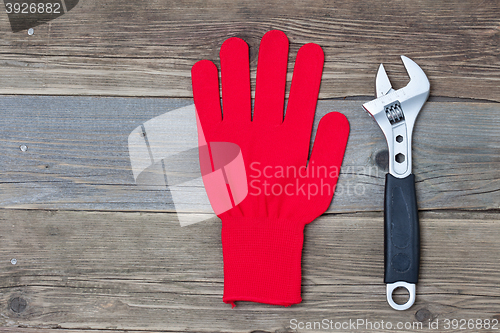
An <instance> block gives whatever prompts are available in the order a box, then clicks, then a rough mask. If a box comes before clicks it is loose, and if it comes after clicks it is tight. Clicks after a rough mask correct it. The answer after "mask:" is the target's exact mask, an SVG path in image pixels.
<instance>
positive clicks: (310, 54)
mask: <svg viewBox="0 0 500 333" xmlns="http://www.w3.org/2000/svg"><path fill="white" fill-rule="evenodd" d="M324 60H325V55H324V53H323V50H322V49H321V47H320V46H319V45H317V44H313V43H309V44H306V45H304V46H302V47H301V48H300V49H299V52H298V53H297V59H296V60H295V68H294V70H293V78H292V86H291V88H290V97H289V99H288V106H287V110H286V115H285V121H284V125H286V126H288V127H289V129H288V130H289V131H291V132H292V133H294V136H295V145H296V147H297V153H298V154H302V155H301V156H300V157H299V158H300V160H301V161H304V164H305V161H306V160H307V156H308V154H309V141H310V138H311V131H312V125H313V121H314V113H315V111H316V103H317V100H318V94H319V87H320V84H321V75H322V73H323V63H324Z"/></svg>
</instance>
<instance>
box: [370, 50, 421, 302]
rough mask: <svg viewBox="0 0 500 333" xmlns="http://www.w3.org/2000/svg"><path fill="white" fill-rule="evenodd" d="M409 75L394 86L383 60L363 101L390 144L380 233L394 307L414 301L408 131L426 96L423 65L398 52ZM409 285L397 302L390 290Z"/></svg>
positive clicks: (415, 227) (416, 252)
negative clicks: (371, 93)
mask: <svg viewBox="0 0 500 333" xmlns="http://www.w3.org/2000/svg"><path fill="white" fill-rule="evenodd" d="M401 59H402V60H403V64H404V66H405V68H406V71H407V72H408V75H409V76H410V82H409V83H408V85H406V87H404V88H401V89H398V90H394V89H393V88H392V86H391V82H390V81H389V78H388V77H387V73H386V72H385V69H384V66H383V65H382V64H381V65H380V67H379V69H378V73H377V77H376V80H375V86H376V94H377V98H376V99H374V100H372V101H370V102H367V103H365V104H363V107H364V108H365V110H366V111H368V112H369V113H370V114H371V115H372V117H373V118H374V119H375V121H376V122H377V124H378V125H379V126H380V128H381V129H382V132H384V135H385V138H386V140H387V146H388V148H389V173H388V174H387V175H386V178H385V198H384V200H385V202H384V223H385V227H384V238H385V251H384V253H385V260H384V266H385V272H384V282H385V283H386V285H387V302H388V303H389V305H390V306H391V307H392V308H393V309H395V310H406V309H409V308H410V307H411V306H412V305H413V303H414V302H415V294H416V290H415V284H416V283H417V281H418V270H419V261H420V232H419V224H418V208H417V200H416V195H415V176H414V175H413V174H412V170H411V137H412V133H413V125H414V124H415V120H416V119H417V115H418V113H419V111H420V109H421V108H422V106H423V105H424V103H425V101H426V100H427V97H429V90H430V84H429V80H428V79H427V76H426V75H425V73H424V71H423V70H422V69H421V68H420V67H419V66H418V65H417V64H416V63H415V62H414V61H413V60H411V59H410V58H407V57H405V56H401ZM397 288H405V289H407V290H408V293H409V299H408V301H407V302H406V303H404V304H397V303H396V302H394V300H393V298H392V293H393V291H394V290H395V289H397Z"/></svg>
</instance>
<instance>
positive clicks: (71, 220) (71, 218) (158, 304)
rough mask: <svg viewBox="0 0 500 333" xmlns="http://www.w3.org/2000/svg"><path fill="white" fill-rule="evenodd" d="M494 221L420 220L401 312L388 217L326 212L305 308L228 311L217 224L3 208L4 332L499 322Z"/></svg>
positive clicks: (314, 228) (315, 233)
mask: <svg viewBox="0 0 500 333" xmlns="http://www.w3.org/2000/svg"><path fill="white" fill-rule="evenodd" d="M499 217H500V216H499V214H498V213H474V214H471V213H468V214H464V213H450V212H447V213H430V212H429V213H423V214H421V216H420V220H421V226H422V228H421V230H422V263H421V274H420V281H419V285H418V296H417V302H416V304H415V306H414V307H413V308H412V309H411V310H409V311H404V312H397V311H393V310H392V309H390V307H389V306H388V305H387V304H386V301H385V286H384V284H383V282H382V275H383V263H382V260H383V228H382V225H383V221H382V220H383V218H382V214H381V213H363V214H359V213H358V214H340V215H327V216H323V217H320V218H319V219H318V220H316V221H315V222H314V223H312V224H310V225H308V226H307V227H306V235H305V245H304V254H303V285H302V296H303V302H302V303H300V304H298V305H294V306H291V307H278V306H269V305H263V304H256V303H250V302H238V304H237V306H236V308H234V309H231V306H230V305H227V304H224V303H223V302H222V300H221V297H222V291H223V274H222V252H221V243H220V222H219V221H218V219H214V220H212V221H211V222H206V223H201V224H196V225H192V226H188V227H184V228H183V227H180V226H179V225H178V224H177V222H176V219H175V217H174V216H173V215H172V214H168V213H163V214H159V213H156V214H153V213H116V212H110V213H105V212H101V213H98V212H95V213H90V212H70V211H41V210H38V211H22V210H21V211H19V210H5V209H3V210H0V235H1V236H0V244H1V247H0V258H1V260H0V304H2V306H1V307H0V314H1V316H0V325H1V326H3V327H26V328H57V331H58V332H65V330H66V329H68V330H69V329H86V330H89V331H91V330H110V331H111V332H115V331H118V332H121V331H124V330H127V331H128V330H132V331H133V330H137V331H147V332H149V331H161V332H181V331H182V332H214V331H217V332H252V331H264V332H288V331H287V327H290V320H291V319H294V318H295V319H297V320H298V321H321V320H322V319H324V318H327V319H330V320H333V321H335V322H336V321H340V322H343V321H346V320H347V321H348V320H349V319H351V320H356V319H364V320H369V321H372V322H375V321H381V320H384V321H385V322H387V321H390V322H393V323H397V322H399V321H403V322H406V321H408V322H418V320H420V321H422V322H423V325H424V326H423V327H424V329H423V330H422V331H424V332H426V331H428V330H427V329H425V328H426V327H427V325H428V321H429V320H434V321H435V320H438V321H439V322H440V323H441V324H440V325H442V324H443V320H444V319H445V318H449V319H453V318H459V319H462V318H464V319H477V318H481V319H493V318H499V316H500V313H499V312H498V311H499V309H500V298H499V297H498V281H499V279H500V273H499V271H498V265H499V264H500V259H499V258H500V256H499V254H500V244H499V243H498V241H497V238H498V237H497V235H498V233H499V232H500V224H499V223H498V220H499ZM12 258H16V259H17V264H16V265H12V264H11V263H10V260H11V259H12ZM17 297H19V298H22V299H24V300H25V301H26V304H27V305H26V308H25V309H24V311H21V312H18V313H16V312H14V311H12V309H10V302H11V301H12V299H14V298H17ZM441 327H442V326H441ZM280 330H281V331H280ZM289 331H290V332H291V331H292V330H289ZM297 331H303V330H297ZM317 331H319V330H311V332H317ZM361 331H364V330H361ZM365 331H366V330H365ZM382 331H387V330H382ZM13 332H24V333H28V332H32V331H30V330H26V331H24V330H13ZM40 332H45V330H40ZM46 332H47V333H49V332H50V333H52V332H51V331H50V330H49V331H46ZM68 332H72V331H68ZM308 332H309V331H308ZM37 333H38V331H37Z"/></svg>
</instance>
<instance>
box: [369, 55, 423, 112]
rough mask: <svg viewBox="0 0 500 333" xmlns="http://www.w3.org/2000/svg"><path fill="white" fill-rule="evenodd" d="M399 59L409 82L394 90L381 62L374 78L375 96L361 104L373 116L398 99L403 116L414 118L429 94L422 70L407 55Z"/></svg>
mask: <svg viewBox="0 0 500 333" xmlns="http://www.w3.org/2000/svg"><path fill="white" fill-rule="evenodd" d="M401 60H402V61H403V64H404V66H405V68H406V71H407V73H408V76H409V77H410V82H408V84H407V85H406V86H405V87H404V88H401V89H398V90H394V89H393V88H392V85H391V82H390V80H389V77H388V76H387V73H386V71H385V68H384V65H382V64H381V65H380V66H379V69H378V72H377V76H376V78H375V88H376V94H377V98H376V99H375V100H373V101H370V102H368V103H365V104H363V107H364V108H365V109H366V111H368V112H369V113H370V114H371V115H372V116H374V117H375V115H376V114H377V113H379V112H382V111H383V110H384V108H385V106H387V105H389V104H391V103H393V102H395V101H399V102H400V103H401V106H402V107H403V112H404V114H405V117H406V118H408V117H410V118H416V117H417V115H418V112H419V111H420V109H421V108H422V106H423V105H424V103H425V101H426V100H427V97H428V96H429V90H430V83H429V80H428V79H427V76H426V75H425V73H424V71H423V70H422V69H421V68H420V67H419V66H418V65H417V64H416V63H415V62H414V61H413V60H411V59H410V58H408V57H405V56H401ZM376 120H377V119H376ZM377 121H378V120H377Z"/></svg>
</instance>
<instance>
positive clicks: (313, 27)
mask: <svg viewBox="0 0 500 333" xmlns="http://www.w3.org/2000/svg"><path fill="white" fill-rule="evenodd" d="M0 29H1V31H2V32H3V33H2V39H0V48H1V51H0V77H1V79H2V84H1V86H0V94H44V95H47V94H49V95H107V96H164V97H191V96H192V92H191V83H190V68H191V66H192V65H193V64H194V63H195V62H196V61H198V60H201V59H210V60H212V61H214V62H215V63H216V64H218V63H219V57H218V51H219V48H220V46H221V44H222V43H223V41H224V40H225V39H227V38H229V37H232V36H238V37H241V38H243V39H245V40H246V41H247V43H249V45H250V56H251V66H252V68H253V72H252V75H253V76H255V72H254V70H255V68H256V61H257V53H258V44H259V41H260V38H261V37H262V36H263V35H264V33H265V32H266V31H268V30H270V29H280V30H282V31H284V32H285V33H286V34H287V35H288V37H289V39H290V42H291V48H290V60H291V61H290V63H289V74H290V77H289V79H290V78H291V73H292V69H293V61H294V59H295V55H296V53H297V50H298V48H299V47H300V46H301V45H303V44H305V43H309V42H315V43H318V44H319V45H321V46H322V47H323V49H324V51H325V55H326V63H325V69H324V75H323V83H322V88H321V94H320V97H321V98H333V97H345V96H371V95H372V94H373V91H374V85H373V80H374V77H375V73H376V69H377V66H378V64H379V63H381V62H383V63H384V64H386V68H387V69H388V71H389V74H390V76H391V79H392V80H393V83H394V85H395V86H399V87H401V86H402V85H404V84H405V83H406V82H407V80H408V78H407V75H406V73H405V71H404V68H403V66H402V64H401V62H400V60H399V55H401V54H404V55H406V56H409V57H410V58H412V59H413V60H415V61H416V62H417V63H418V64H419V65H420V66H421V67H422V68H423V69H424V71H425V72H426V73H427V75H428V76H429V78H430V81H431V87H432V90H431V95H433V96H447V97H462V98H474V99H488V100H492V101H500V97H499V96H500V84H499V79H498V78H499V77H500V56H499V52H498V50H499V49H500V4H499V2H498V1H496V0H484V1H481V2H480V3H477V2H473V1H472V2H471V1H461V0H453V1H447V2H441V1H433V0H418V1H412V2H411V3H407V2H401V1H385V0H374V1H370V2H367V3H362V2H361V3H360V2H359V1H357V2H353V1H348V0H342V1H311V0H292V1H269V0H266V1H264V0H256V1H252V2H248V1H242V0H238V1H232V0H231V1H230V0H218V1H210V2H207V1H192V0H181V1H175V2H174V3H172V2H161V1H143V2H140V3H135V2H126V1H118V0H111V1H102V0H87V1H80V2H79V4H78V5H77V6H76V7H75V8H74V9H72V10H71V11H70V12H68V13H67V14H65V15H63V16H61V17H59V18H57V19H55V20H53V21H50V22H49V23H47V24H44V25H41V26H38V27H36V28H35V33H34V34H33V35H32V36H28V35H27V34H26V31H22V32H19V33H12V32H10V27H9V23H8V18H7V15H5V14H2V15H0Z"/></svg>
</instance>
